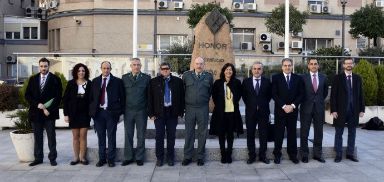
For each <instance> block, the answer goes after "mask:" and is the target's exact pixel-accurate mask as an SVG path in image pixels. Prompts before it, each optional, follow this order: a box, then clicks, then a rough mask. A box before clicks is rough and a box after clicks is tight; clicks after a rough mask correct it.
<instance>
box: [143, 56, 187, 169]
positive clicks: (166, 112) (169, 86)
mask: <svg viewBox="0 0 384 182" xmlns="http://www.w3.org/2000/svg"><path fill="white" fill-rule="evenodd" d="M183 114H184V85H183V80H181V79H180V78H178V77H175V76H172V75H171V67H170V64H169V63H166V62H163V63H161V64H160V75H159V76H157V77H155V78H153V79H152V80H151V81H150V83H149V89H148V115H149V117H150V118H151V120H154V122H155V128H156V158H157V162H156V166H159V167H160V166H162V165H163V163H164V135H165V132H166V133H167V155H166V156H167V163H168V166H173V165H174V157H175V152H174V147H175V138H176V126H177V121H178V117H180V118H181V117H182V116H183Z"/></svg>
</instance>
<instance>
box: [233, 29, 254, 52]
mask: <svg viewBox="0 0 384 182" xmlns="http://www.w3.org/2000/svg"><path fill="white" fill-rule="evenodd" d="M242 42H251V44H252V47H253V48H254V47H255V46H254V45H255V29H254V28H234V29H233V30H232V47H233V49H241V43H242Z"/></svg>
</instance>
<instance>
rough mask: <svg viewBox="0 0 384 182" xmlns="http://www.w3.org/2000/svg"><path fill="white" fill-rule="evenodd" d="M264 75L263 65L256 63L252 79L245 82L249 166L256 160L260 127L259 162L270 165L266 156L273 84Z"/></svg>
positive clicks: (243, 85) (244, 95)
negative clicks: (256, 139) (256, 143)
mask: <svg viewBox="0 0 384 182" xmlns="http://www.w3.org/2000/svg"><path fill="white" fill-rule="evenodd" d="M262 74H263V64H262V63H260V62H255V63H254V64H253V65H252V75H253V76H252V77H250V78H247V79H245V80H244V81H243V84H242V87H243V94H242V95H243V100H244V103H245V106H246V107H245V120H246V126H247V147H248V156H249V158H248V160H247V164H252V163H253V162H255V160H256V147H255V130H256V125H259V127H258V128H259V142H260V148H259V160H260V161H261V162H264V163H266V164H269V159H268V158H267V156H266V151H267V135H268V133H267V131H268V123H269V114H270V111H269V101H270V100H271V97H272V96H271V83H270V80H269V79H268V78H265V77H263V76H261V75H262Z"/></svg>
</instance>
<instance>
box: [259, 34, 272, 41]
mask: <svg viewBox="0 0 384 182" xmlns="http://www.w3.org/2000/svg"><path fill="white" fill-rule="evenodd" d="M271 39H272V38H271V34H269V33H261V34H260V42H271Z"/></svg>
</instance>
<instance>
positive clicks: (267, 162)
mask: <svg viewBox="0 0 384 182" xmlns="http://www.w3.org/2000/svg"><path fill="white" fill-rule="evenodd" d="M259 161H260V162H264V163H265V164H269V159H268V158H266V157H263V158H260V159H259Z"/></svg>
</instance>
